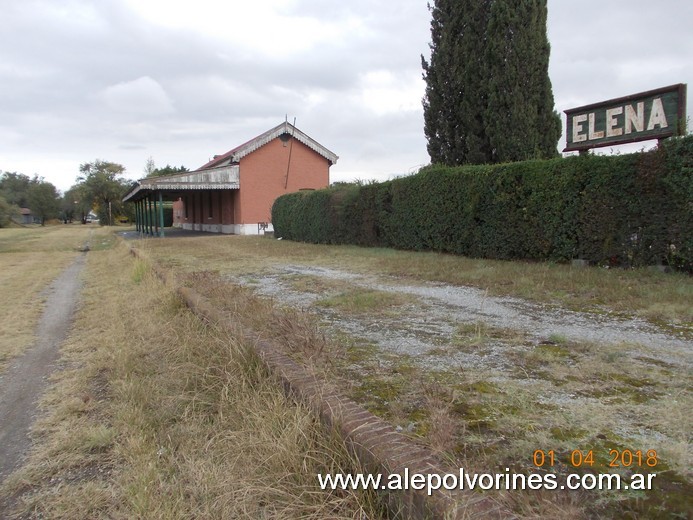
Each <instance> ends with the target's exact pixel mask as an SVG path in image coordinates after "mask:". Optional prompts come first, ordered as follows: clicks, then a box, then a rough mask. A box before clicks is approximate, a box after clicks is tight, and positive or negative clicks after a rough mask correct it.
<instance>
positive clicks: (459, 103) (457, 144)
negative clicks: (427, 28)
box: [421, 0, 561, 165]
mask: <svg viewBox="0 0 693 520" xmlns="http://www.w3.org/2000/svg"><path fill="white" fill-rule="evenodd" d="M429 8H430V10H431V14H432V20H431V45H430V47H431V59H430V62H427V61H426V59H425V58H423V56H422V58H421V61H422V66H423V69H424V79H425V80H426V96H425V97H424V100H423V106H424V132H425V134H426V137H427V139H428V152H429V155H430V156H431V161H432V162H435V163H443V164H451V165H454V164H478V163H489V162H503V161H513V160H521V159H526V158H530V157H552V156H555V155H556V154H557V152H556V145H557V143H558V139H559V138H560V134H561V122H560V118H559V116H558V114H557V113H556V112H555V111H554V109H553V93H552V90H551V81H550V79H549V76H548V61H549V52H550V49H549V44H548V39H547V37H546V13H547V8H546V0H477V1H474V0H435V4H434V5H433V6H432V7H431V6H430V5H429Z"/></svg>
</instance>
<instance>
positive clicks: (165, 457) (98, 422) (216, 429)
mask: <svg viewBox="0 0 693 520" xmlns="http://www.w3.org/2000/svg"><path fill="white" fill-rule="evenodd" d="M83 303H84V305H83V306H82V308H81V310H80V311H79V312H78V315H77V317H76V322H75V327H74V330H73V332H72V334H71V336H70V338H69V340H68V341H67V342H66V344H65V345H64V347H63V349H62V352H63V356H62V364H63V365H64V369H63V370H62V371H61V372H60V373H59V374H57V376H56V377H55V387H54V388H53V389H52V390H51V391H50V392H49V393H48V395H47V396H46V397H45V399H44V400H43V403H42V407H43V409H44V410H45V413H46V415H45V417H44V418H43V419H42V420H41V421H40V422H39V423H38V424H37V425H36V427H35V430H34V435H35V438H36V446H35V449H34V451H33V453H32V455H31V457H30V460H29V463H28V464H27V465H26V466H25V467H24V468H23V469H22V470H21V471H20V472H19V473H17V474H14V475H13V476H12V477H11V478H10V479H9V481H8V482H7V483H6V485H5V486H4V488H2V489H0V494H1V493H15V494H18V496H19V501H18V502H17V506H18V508H17V510H16V512H15V514H16V515H18V518H28V517H31V518H51V519H80V518H83V519H88V518H89V519H91V518H171V519H174V518H219V519H222V518H268V519H269V518H313V519H322V518H379V517H380V516H381V510H380V506H379V505H378V503H377V502H376V501H375V500H374V499H373V497H371V496H369V495H368V494H365V493H354V492H344V493H328V492H323V491H321V490H320V489H319V488H318V485H317V479H316V474H317V472H319V471H321V472H328V471H349V470H354V469H355V468H353V467H352V466H351V464H352V461H351V459H350V458H349V457H348V455H347V454H346V453H345V451H344V449H343V448H342V447H341V446H340V444H339V443H338V442H336V441H335V440H334V439H333V438H332V437H331V436H330V435H328V434H327V433H325V432H323V430H322V429H321V427H320V425H319V424H318V423H317V421H316V419H315V418H314V417H313V416H312V415H311V414H310V413H309V412H308V411H307V410H305V409H304V408H302V407H300V406H296V405H295V404H294V403H293V402H291V401H290V400H288V399H287V398H286V397H285V396H284V394H283V393H282V391H281V389H280V388H279V387H278V386H277V385H276V384H275V383H274V382H273V381H272V379H271V378H270V377H269V376H268V374H267V373H266V371H265V369H264V368H263V366H262V365H261V364H260V363H259V362H258V360H257V359H256V358H255V356H254V355H253V354H252V352H251V351H250V349H249V348H248V345H246V344H244V343H243V342H242V341H241V340H239V339H238V338H235V337H231V336H229V335H228V333H222V332H221V331H219V330H217V329H215V328H212V327H209V326H206V325H204V324H202V323H201V322H200V321H199V320H197V319H196V318H194V317H193V316H192V315H191V313H190V312H189V311H188V310H187V309H186V308H184V307H182V306H181V304H180V302H179V301H178V300H177V298H176V297H174V295H173V294H172V292H171V290H170V289H168V288H166V287H164V286H163V285H162V284H161V283H160V282H159V281H158V280H157V279H155V278H154V277H153V275H152V274H151V272H150V270H149V268H148V266H147V265H146V263H144V262H141V261H137V262H136V261H134V260H133V259H132V258H131V257H130V256H129V255H128V254H127V250H126V247H125V246H123V245H121V246H119V247H118V248H116V249H115V250H112V251H103V252H91V253H89V256H88V263H87V267H86V273H85V287H84V291H83Z"/></svg>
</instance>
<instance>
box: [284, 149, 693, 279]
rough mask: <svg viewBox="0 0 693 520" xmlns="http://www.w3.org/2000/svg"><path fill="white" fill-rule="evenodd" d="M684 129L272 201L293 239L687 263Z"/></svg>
mask: <svg viewBox="0 0 693 520" xmlns="http://www.w3.org/2000/svg"><path fill="white" fill-rule="evenodd" d="M692 205H693V136H687V137H683V138H677V139H669V140H667V141H665V142H664V143H662V144H661V145H660V146H659V147H657V148H656V149H655V150H653V151H649V152H641V153H635V154H628V155H617V156H597V155H590V154H588V155H585V156H580V157H568V158H564V159H563V158H557V159H551V160H545V161H539V160H533V161H524V162H516V163H508V164H501V165H494V166H490V165H489V166H459V167H445V166H438V165H433V166H428V167H426V168H424V169H422V170H421V171H419V173H417V174H416V175H413V176H411V177H406V178H400V179H395V180H392V181H388V182H383V183H372V184H367V185H356V184H354V185H342V186H337V187H332V188H328V189H325V190H318V191H313V192H307V193H293V194H289V195H285V196H283V197H280V198H279V199H277V201H276V202H275V204H274V207H273V209H272V221H273V224H274V228H275V232H276V233H277V235H278V236H283V237H285V238H289V239H292V240H301V241H306V242H314V243H333V244H338V243H340V244H357V245H364V246H381V247H394V248H399V249H413V250H435V251H443V252H450V253H456V254H462V255H467V256H473V257H482V258H498V259H526V260H554V261H566V260H570V259H572V258H582V259H585V260H589V261H590V262H592V263H598V264H606V265H612V266H616V265H618V266H639V265H650V264H656V263H663V264H668V265H671V266H674V267H676V268H678V269H682V270H687V271H691V270H692V269H693V233H691V230H692V229H693V210H692Z"/></svg>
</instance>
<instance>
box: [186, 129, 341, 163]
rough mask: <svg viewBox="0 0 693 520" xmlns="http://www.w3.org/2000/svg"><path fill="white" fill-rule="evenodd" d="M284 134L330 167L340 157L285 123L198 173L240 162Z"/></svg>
mask: <svg viewBox="0 0 693 520" xmlns="http://www.w3.org/2000/svg"><path fill="white" fill-rule="evenodd" d="M283 134H289V135H291V136H292V137H294V138H295V139H297V140H298V141H299V142H301V143H303V144H304V145H306V146H307V147H308V148H310V149H311V150H313V151H314V152H316V153H318V154H319V155H321V156H323V157H324V158H325V159H327V160H328V161H329V162H330V165H332V164H335V163H336V162H337V159H339V157H338V156H337V154H335V153H334V152H331V151H330V150H328V149H327V148H325V147H324V146H323V145H321V144H320V143H318V142H317V141H316V140H315V139H313V138H311V137H309V136H308V135H307V134H305V133H304V132H302V131H301V130H299V129H298V128H296V127H295V126H294V125H292V124H291V123H289V122H288V121H284V122H283V123H281V124H279V125H277V126H275V127H274V128H272V129H270V130H268V131H266V132H264V133H262V134H260V135H258V136H257V137H255V138H253V139H251V140H250V141H248V142H246V143H244V144H242V145H240V146H237V147H236V148H234V149H232V150H230V151H228V152H226V153H225V154H222V155H219V156H218V157H215V158H214V159H212V160H211V161H209V162H208V163H206V164H204V165H203V166H200V168H198V169H197V170H196V171H200V170H208V169H212V168H215V167H218V166H220V165H221V164H222V163H223V162H224V161H229V162H238V161H240V160H241V159H242V158H243V157H245V156H246V155H249V154H251V153H253V152H254V151H256V150H258V149H259V148H261V147H263V146H265V145H266V144H268V143H269V142H271V141H273V140H274V139H276V138H277V137H279V136H281V135H283Z"/></svg>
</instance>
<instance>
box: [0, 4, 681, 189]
mask: <svg viewBox="0 0 693 520" xmlns="http://www.w3.org/2000/svg"><path fill="white" fill-rule="evenodd" d="M0 13H2V31H0V170H3V171H17V172H20V173H24V174H26V175H33V174H38V175H40V176H42V177H44V178H45V179H46V180H48V181H50V182H52V183H54V184H55V185H56V186H57V187H58V188H59V189H61V190H65V189H67V188H69V187H70V186H71V185H72V184H73V183H74V182H75V177H76V176H77V175H78V168H79V165H80V164H81V163H85V162H91V161H93V160H94V159H97V158H98V159H104V160H108V161H112V162H117V163H120V164H122V165H124V166H125V167H126V168H127V176H128V177H129V178H131V179H137V178H140V177H142V176H143V169H144V166H145V163H146V161H147V159H148V158H149V157H152V158H153V160H154V162H155V164H156V165H157V166H165V165H166V164H171V165H174V166H180V165H184V166H186V167H188V168H190V169H195V168H198V167H199V166H201V165H202V164H204V163H205V162H207V160H208V159H209V158H211V157H212V156H213V155H215V154H220V153H224V152H226V151H228V150H229V149H231V148H234V147H235V146H237V145H239V144H241V143H243V142H245V141H247V140H248V139H250V138H252V137H255V136H256V135H258V134H260V133H262V132H264V131H265V130H268V129H270V128H272V127H273V126H276V125H277V124H279V123H281V122H282V121H284V118H285V116H288V118H289V121H290V122H293V120H294V118H296V126H297V127H298V128H300V129H301V130H303V131H304V132H306V133H307V134H308V135H310V136H311V137H313V138H314V139H316V140H317V141H318V142H320V143H321V144H323V145H324V146H326V147H327V148H329V149H330V150H332V151H333V152H335V153H336V154H337V155H339V157H340V158H339V161H338V162H337V164H336V165H334V166H333V167H332V169H331V180H332V181H343V180H354V179H361V180H367V179H378V180H385V179H388V178H391V177H394V176H397V175H402V174H406V173H409V172H411V171H414V170H415V169H417V168H418V167H419V166H421V165H423V164H426V163H428V161H429V157H428V154H427V152H426V139H425V137H424V134H423V111H422V108H421V98H422V96H423V93H424V82H423V80H422V79H421V58H420V56H421V54H424V55H426V56H428V54H429V48H428V43H429V42H430V26H429V23H430V14H429V12H428V9H427V7H426V0H349V1H341V0H254V1H250V2H248V1H241V0H195V1H176V0H166V1H164V0H0ZM691 27H693V2H691V1H690V0H660V1H653V0H606V1H604V0H599V1H597V0H581V1H580V2H572V1H566V0H549V23H548V34H549V40H550V42H551V47H552V51H551V66H550V71H549V72H550V76H551V80H552V82H553V91H554V97H555V101H556V109H557V110H558V111H559V112H561V116H562V118H563V124H564V126H565V115H564V114H563V113H562V111H563V110H565V109H567V108H572V107H577V106H580V105H584V104H588V103H592V102H597V101H602V100H606V99H610V98H614V97H620V96H624V95H628V94H632V93H636V92H641V91H644V90H650V89H653V88H658V87H663V86H667V85H671V84H675V83H690V82H691V79H692V74H691V73H692V69H693V66H692V63H693V36H691V34H692V32H691ZM689 95H693V93H690V91H689ZM690 105H691V103H689V107H690ZM690 114H691V109H690V108H689V109H688V116H689V117H690ZM564 133H565V130H564ZM564 143H565V138H563V139H562V141H561V143H560V145H559V147H560V148H561V149H562V148H563V146H564ZM641 147H642V145H639V146H636V148H641ZM606 151H607V152H609V150H608V149H607V150H606Z"/></svg>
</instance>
